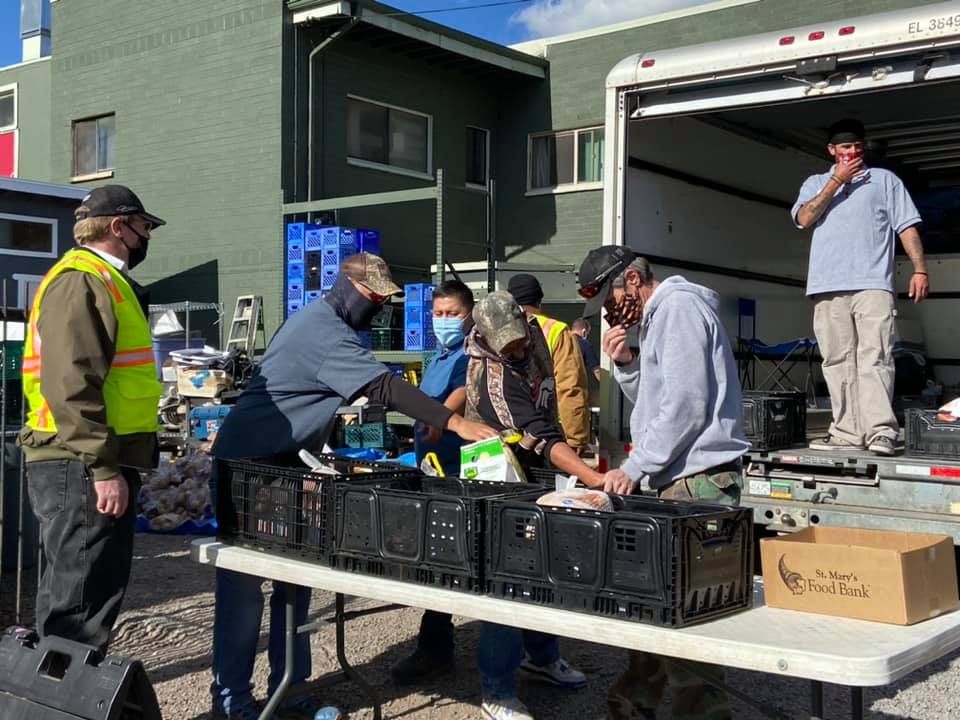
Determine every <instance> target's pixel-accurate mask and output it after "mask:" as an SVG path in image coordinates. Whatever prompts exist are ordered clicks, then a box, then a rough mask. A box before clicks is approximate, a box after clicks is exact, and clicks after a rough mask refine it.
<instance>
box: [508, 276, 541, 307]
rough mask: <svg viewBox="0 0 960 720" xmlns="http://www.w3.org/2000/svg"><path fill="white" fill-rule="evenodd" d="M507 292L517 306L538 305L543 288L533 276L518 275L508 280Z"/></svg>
mask: <svg viewBox="0 0 960 720" xmlns="http://www.w3.org/2000/svg"><path fill="white" fill-rule="evenodd" d="M507 292H508V293H510V294H511V295H513V299H514V300H516V301H517V304H518V305H539V304H540V301H541V300H543V288H542V287H540V281H539V280H537V279H536V278H535V277H534V276H533V275H529V274H527V273H520V274H519V275H514V276H513V277H512V278H510V282H508V283H507Z"/></svg>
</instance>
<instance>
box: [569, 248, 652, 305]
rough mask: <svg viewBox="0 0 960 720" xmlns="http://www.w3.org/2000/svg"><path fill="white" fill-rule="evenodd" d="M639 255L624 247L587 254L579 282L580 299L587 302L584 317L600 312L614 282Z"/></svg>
mask: <svg viewBox="0 0 960 720" xmlns="http://www.w3.org/2000/svg"><path fill="white" fill-rule="evenodd" d="M637 257H638V255H637V254H636V253H635V252H634V251H633V250H631V249H630V248H628V247H624V246H623V245H604V246H603V247H598V248H595V249H593V250H591V251H590V252H589V253H587V257H586V258H585V259H584V261H583V262H582V263H580V272H579V274H578V280H579V282H580V290H579V293H580V297H583V298H585V299H586V301H587V305H586V307H585V308H584V309H583V315H582V317H585V318H587V317H591V316H593V315H596V314H597V313H598V312H600V309H601V308H602V307H603V304H604V303H605V302H606V301H607V297H608V296H609V295H610V288H611V286H612V285H613V281H614V280H615V279H616V278H618V277H620V275H621V274H623V271H624V270H626V269H627V266H629V265H630V263H632V262H633V261H634V260H636V259H637Z"/></svg>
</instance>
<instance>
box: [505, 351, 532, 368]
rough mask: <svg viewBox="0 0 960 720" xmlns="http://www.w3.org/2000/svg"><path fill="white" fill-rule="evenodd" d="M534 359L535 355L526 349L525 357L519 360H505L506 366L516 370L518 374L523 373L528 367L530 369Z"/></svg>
mask: <svg viewBox="0 0 960 720" xmlns="http://www.w3.org/2000/svg"><path fill="white" fill-rule="evenodd" d="M532 357H533V353H532V352H531V351H530V348H526V349H525V350H524V351H523V356H522V357H519V358H504V360H505V361H506V364H507V365H508V366H509V367H511V368H513V369H514V370H516V371H517V372H523V371H524V370H526V369H527V368H528V367H530V359H531V358H532Z"/></svg>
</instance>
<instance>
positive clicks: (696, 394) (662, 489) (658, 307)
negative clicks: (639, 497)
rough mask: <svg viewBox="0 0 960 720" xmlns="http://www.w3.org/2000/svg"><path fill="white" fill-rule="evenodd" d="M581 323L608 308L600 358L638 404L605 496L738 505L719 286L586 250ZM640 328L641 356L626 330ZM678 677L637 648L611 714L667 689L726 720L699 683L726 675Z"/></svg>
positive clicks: (629, 255)
mask: <svg viewBox="0 0 960 720" xmlns="http://www.w3.org/2000/svg"><path fill="white" fill-rule="evenodd" d="M579 280H580V294H581V295H582V296H583V297H585V298H586V299H587V306H586V308H585V310H584V313H583V314H584V317H590V316H591V315H594V314H596V313H597V312H599V311H600V310H601V308H603V309H605V310H606V320H607V323H608V324H609V325H610V326H611V327H610V328H609V329H608V330H607V331H606V333H604V336H603V341H602V347H603V351H604V352H605V353H606V354H607V355H608V356H610V358H611V359H612V360H613V362H614V365H615V368H614V379H615V380H616V381H617V383H618V384H619V385H620V388H621V390H622V391H623V392H624V394H625V395H626V396H627V398H628V399H629V400H630V401H631V402H632V403H633V412H632V413H631V415H630V435H631V442H632V448H631V450H630V454H629V456H628V457H627V459H626V460H625V461H624V463H623V464H622V465H621V466H620V467H619V468H616V469H614V470H611V471H609V472H608V473H607V475H606V477H605V480H604V486H605V488H606V489H607V490H608V491H613V492H619V493H630V492H633V491H634V490H636V489H637V488H638V487H640V486H641V485H643V486H648V487H650V488H651V489H653V490H656V492H657V494H658V495H659V496H660V497H663V498H668V499H671V500H701V501H707V502H716V503H722V504H725V505H737V504H739V502H740V485H741V483H742V475H741V472H740V471H741V466H740V457H741V456H742V455H743V454H744V453H745V452H746V451H747V449H748V447H749V444H748V443H747V441H746V438H745V437H744V434H743V428H742V424H741V413H742V410H741V397H740V384H739V381H738V378H737V367H736V363H735V361H734V358H733V351H732V350H731V347H730V341H729V339H728V338H727V334H726V332H725V331H724V329H723V326H722V325H721V324H720V319H719V317H718V316H717V307H718V305H719V297H718V295H717V293H715V292H714V291H713V290H710V289H708V288H705V287H703V286H702V285H696V284H694V283H691V282H687V281H686V280H685V279H684V278H682V277H680V276H673V277H669V278H667V279H665V280H664V281H663V282H660V281H658V280H656V279H655V278H654V276H653V271H652V269H651V268H650V264H649V263H648V262H647V261H646V259H644V258H642V257H639V256H637V255H636V253H634V252H633V251H632V250H630V249H629V248H625V247H620V246H605V247H601V248H597V249H595V250H592V251H590V253H589V254H588V255H587V257H586V259H585V260H584V261H583V264H582V265H581V266H580V277H579ZM638 323H639V325H640V344H639V347H640V351H639V353H634V352H633V351H632V350H631V349H630V346H629V343H628V331H629V329H630V328H631V327H632V326H633V325H636V324H638ZM694 669H695V670H696V671H697V672H696V675H694V674H691V673H688V672H686V671H684V670H682V669H681V668H680V667H679V666H678V665H677V664H675V663H674V662H672V661H671V660H669V659H668V658H665V657H661V656H657V655H651V654H649V653H631V654H630V665H629V667H628V669H627V671H626V672H625V673H624V674H623V675H622V676H621V677H620V678H619V679H618V680H617V682H616V683H615V684H614V685H613V687H612V688H611V690H610V693H609V695H608V698H607V703H608V709H609V716H608V717H609V718H611V720H623V719H626V718H650V720H653V718H655V717H656V709H657V706H658V705H659V703H660V699H661V696H662V694H663V690H664V686H665V684H666V683H667V682H669V684H670V686H671V689H672V691H673V716H674V717H675V718H676V717H683V718H685V720H693V719H694V718H696V719H698V720H728V719H729V718H730V717H731V713H730V707H729V703H728V701H727V697H726V694H725V693H724V692H723V691H722V690H718V689H716V688H714V687H713V686H711V685H709V684H706V683H704V682H702V681H701V680H699V679H698V677H697V676H704V675H705V676H707V677H710V676H713V677H716V678H717V679H720V673H719V671H718V670H717V669H716V668H714V667H712V666H709V665H698V666H697V667H696V668H694Z"/></svg>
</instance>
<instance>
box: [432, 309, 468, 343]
mask: <svg viewBox="0 0 960 720" xmlns="http://www.w3.org/2000/svg"><path fill="white" fill-rule="evenodd" d="M433 334H434V335H436V336H437V342H438V343H440V347H442V348H443V349H444V350H449V349H450V348H452V347H454V346H456V345H457V344H458V343H461V342H463V320H462V319H461V318H455V317H435V318H434V319H433Z"/></svg>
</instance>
